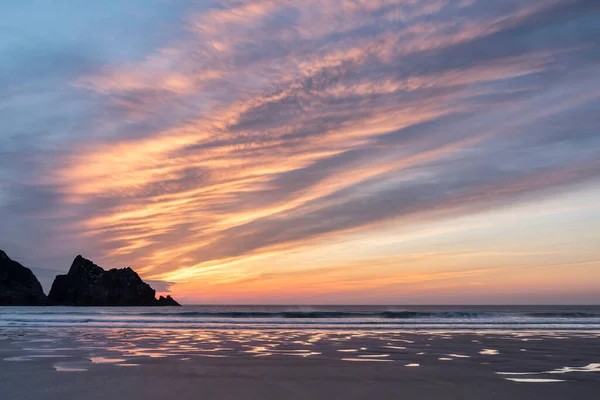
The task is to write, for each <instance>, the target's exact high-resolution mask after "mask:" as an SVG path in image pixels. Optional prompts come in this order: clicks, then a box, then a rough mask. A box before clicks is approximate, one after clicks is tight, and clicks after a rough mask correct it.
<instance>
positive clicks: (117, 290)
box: [48, 256, 179, 306]
mask: <svg viewBox="0 0 600 400" xmlns="http://www.w3.org/2000/svg"><path fill="white" fill-rule="evenodd" d="M155 295H156V292H155V290H154V289H152V288H151V287H150V285H148V284H147V283H145V282H144V281H142V279H141V278H140V277H139V275H138V274H137V273H135V271H134V270H132V269H131V268H124V269H111V270H109V271H105V270H104V269H102V268H101V267H99V266H97V265H96V264H94V263H93V262H91V261H90V260H87V259H85V258H83V257H82V256H77V257H76V258H75V260H74V261H73V264H72V265H71V268H70V269H69V272H68V273H67V274H66V275H58V276H57V277H56V279H55V280H54V283H53V284H52V288H51V289H50V293H49V294H48V301H49V303H50V304H52V305H67V306H179V304H178V303H177V302H176V301H175V300H173V299H172V298H171V296H167V297H162V296H161V297H160V299H158V300H157V299H156V297H155Z"/></svg>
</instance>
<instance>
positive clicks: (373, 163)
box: [0, 0, 600, 288]
mask: <svg viewBox="0 0 600 400" xmlns="http://www.w3.org/2000/svg"><path fill="white" fill-rule="evenodd" d="M180 11H181V14H180V15H179V16H178V18H176V19H172V20H171V23H170V24H169V25H167V26H161V29H162V30H164V31H165V37H168V38H169V40H167V41H165V40H163V41H156V43H155V45H154V46H147V47H148V50H147V51H145V52H144V53H143V54H139V55H136V56H135V57H129V58H128V59H121V58H119V57H116V56H113V57H105V58H102V57H100V56H98V55H95V56H91V57H83V56H81V55H74V56H72V57H63V56H56V59H59V60H61V63H64V64H65V65H67V67H68V68H67V69H65V68H62V67H61V68H59V67H60V65H62V64H60V65H53V64H52V63H46V64H45V65H43V66H42V65H40V66H38V67H37V68H39V69H40V71H42V73H46V74H47V76H48V77H52V79H53V80H51V81H50V80H49V81H48V82H47V83H46V84H47V85H50V87H52V88H53V89H52V91H50V93H52V95H51V97H49V99H51V100H52V101H51V103H49V102H47V101H48V99H46V103H44V104H47V105H48V107H47V108H46V109H44V110H42V109H40V108H39V107H36V105H35V102H32V101H31V98H29V97H27V96H30V94H29V93H30V92H24V91H23V87H24V86H23V85H24V82H25V81H26V80H27V79H28V78H27V76H28V75H27V73H28V72H27V71H28V70H23V69H21V68H18V66H13V67H10V68H11V69H10V70H9V72H8V73H7V74H5V76H6V77H7V78H6V79H2V78H0V85H2V86H6V85H8V83H7V82H11V84H10V85H12V86H11V87H13V88H17V89H13V91H12V92H10V91H9V93H11V94H9V95H8V97H5V98H0V104H4V105H7V106H8V110H15V109H17V108H18V109H19V110H28V111H29V112H31V118H30V120H29V121H27V122H26V123H25V122H24V119H23V118H18V119H15V120H14V121H16V122H13V123H12V124H11V123H9V125H8V129H9V130H8V132H9V133H8V134H7V135H6V136H4V137H2V138H0V141H1V143H3V144H4V146H3V147H2V148H3V150H0V157H3V158H4V159H6V160H10V163H7V164H6V165H5V166H3V167H2V168H1V169H0V189H1V190H2V192H4V193H6V194H4V195H0V206H1V207H2V208H1V209H0V216H1V217H2V218H3V220H6V221H7V224H6V225H5V226H4V227H3V228H1V229H2V230H1V231H0V232H1V233H2V235H3V236H6V237H8V236H7V235H8V234H9V232H14V233H12V234H11V236H10V237H14V238H15V239H14V242H12V243H10V242H9V244H10V245H13V246H16V243H17V241H26V238H32V237H33V238H34V239H35V241H36V243H38V244H40V250H39V252H35V254H33V255H31V258H32V261H34V262H36V263H41V262H42V261H41V260H42V259H43V257H44V251H46V250H47V249H49V248H52V249H56V250H55V252H54V254H57V253H58V252H59V250H60V251H61V252H65V251H74V252H78V251H77V250H73V249H74V248H75V247H76V246H78V247H81V246H83V247H84V248H85V249H87V250H88V251H89V253H91V254H94V255H97V256H98V257H101V258H102V261H103V262H104V264H106V263H109V264H131V265H132V266H134V267H136V268H137V269H139V270H140V271H142V272H143V274H144V276H147V277H154V278H156V279H165V280H167V281H171V280H172V281H177V280H180V281H183V280H189V279H192V278H193V277H196V278H197V277H198V276H200V275H202V274H205V273H208V271H210V276H211V280H212V282H214V283H223V284H232V285H233V284H236V283H237V284H239V283H240V282H242V281H245V280H251V279H268V277H270V276H278V277H279V276H286V274H287V273H288V272H286V268H287V267H291V266H283V265H281V266H279V265H274V266H273V265H272V266H270V267H269V268H262V267H261V262H262V261H261V260H263V259H264V258H265V257H267V258H268V257H271V256H272V255H274V254H279V253H281V254H284V253H285V254H287V253H289V252H293V251H294V249H301V248H302V249H304V248H307V247H308V248H310V247H315V248H316V247H318V246H326V243H328V242H330V241H335V240H341V239H340V238H342V237H343V235H345V234H347V233H349V232H363V231H364V232H366V231H372V230H373V229H376V227H377V226H378V225H380V224H389V223H392V222H393V223H395V224H398V225H403V224H404V225H409V224H417V223H419V222H424V221H428V222H429V221H435V220H436V219H440V218H448V217H458V216H463V215H470V214H473V213H476V212H480V211H483V210H493V209H496V208H498V207H505V206H507V205H514V204H520V203H522V202H525V201H531V200H532V199H535V198H538V197H540V196H547V195H549V194H552V193H556V192H561V191H566V190H569V188H570V187H572V186H573V185H574V184H581V183H585V182H593V181H594V180H596V179H597V177H598V176H599V175H598V174H599V172H600V163H599V161H598V160H599V159H598V156H597V155H598V149H599V148H600V138H599V136H598V133H597V129H595V127H597V126H598V125H599V122H600V121H599V120H598V118H599V117H598V112H597V110H598V106H599V105H600V83H599V81H598V79H597V76H598V73H600V50H599V47H598V35H599V34H600V24H598V21H599V18H600V6H599V5H598V4H597V2H596V1H591V0H588V1H586V0H572V1H570V0H564V1H560V0H556V1H542V0H529V1H504V0H503V1H500V0H499V1H488V0H486V1H483V0H462V1H441V0H426V1H393V0H386V1H383V0H382V1H337V0H328V1H318V2H317V1H302V2H299V1H264V0H262V1H252V0H245V1H235V2H229V1H223V2H221V3H220V4H216V3H212V2H207V3H206V4H202V5H192V4H189V5H186V7H184V8H182V9H181V10H180ZM142 33H143V32H142ZM139 40H140V41H143V38H142V37H140V38H139ZM34 54H35V53H34ZM28 65H29V64H28ZM32 73H33V72H32ZM36 74H37V73H36ZM48 79H50V78H48ZM3 82H4V83H3ZM15 82H16V83H15ZM24 96H26V97H24ZM44 96H50V95H48V94H45V95H44ZM22 102H25V103H24V104H25V105H20V104H21V103H22ZM1 116H2V111H0V117H1ZM4 116H5V117H6V116H7V115H4ZM30 126H32V127H33V128H31V129H30V128H28V127H30ZM46 126H50V127H49V128H48V131H46V130H45V129H44V128H45V127H46ZM57 128H61V130H60V132H59V131H58V130H57ZM25 131H27V132H31V133H30V134H26V133H25ZM49 131H52V132H55V134H54V137H53V139H52V140H51V141H49V142H48V143H47V144H45V145H34V144H33V143H35V142H36V141H37V140H38V138H39V139H40V140H46V139H47V138H48V136H47V135H48V132H49ZM17 225H18V226H17ZM365 234H366V233H365ZM65 242H67V243H65ZM57 257H58V256H57ZM252 260H254V261H252ZM250 261H252V263H253V264H252V265H254V266H255V267H254V269H247V268H243V269H236V268H238V267H236V263H238V262H250ZM53 262H54V261H53ZM347 262H348V263H350V262H351V261H350V260H347ZM52 266H53V267H54V268H56V267H58V266H57V265H54V264H53V265H52ZM274 269H278V270H280V271H277V272H274V271H273V270H274ZM477 270H478V269H477ZM289 273H290V274H291V272H289ZM324 273H326V272H324ZM273 274H275V275H273ZM438 274H442V272H439V273H438ZM367 275H368V274H367ZM289 276H290V277H291V276H293V275H289ZM414 276H416V275H414ZM432 276H433V275H432ZM278 279H279V278H278ZM281 279H283V278H281ZM313 279H315V280H316V279H319V278H318V277H313ZM380 279H387V278H382V277H380V276H378V275H377V274H376V273H374V274H372V275H371V276H365V277H361V281H363V282H365V281H371V282H372V283H373V284H375V282H377V281H378V280H380ZM363 284H364V285H368V283H366V282H365V283H363ZM365 287H366V286H365ZM175 288H176V287H175Z"/></svg>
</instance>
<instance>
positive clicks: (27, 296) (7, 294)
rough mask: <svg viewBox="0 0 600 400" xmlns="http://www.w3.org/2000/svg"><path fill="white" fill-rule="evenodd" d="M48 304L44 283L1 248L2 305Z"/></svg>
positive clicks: (0, 278)
mask: <svg viewBox="0 0 600 400" xmlns="http://www.w3.org/2000/svg"><path fill="white" fill-rule="evenodd" d="M44 304H46V295H45V294H44V291H43V290H42V285H41V284H40V282H39V281H38V280H37V278H36V277H35V275H34V274H33V272H31V270H30V269H29V268H25V267H24V266H22V265H21V264H19V263H18V262H16V261H13V260H11V259H10V258H9V257H8V256H7V255H6V253H5V252H4V251H2V250H0V306H41V305H44Z"/></svg>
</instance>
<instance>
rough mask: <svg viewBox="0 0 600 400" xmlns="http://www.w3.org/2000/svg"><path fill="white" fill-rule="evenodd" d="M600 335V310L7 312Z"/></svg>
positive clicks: (135, 321) (245, 324)
mask: <svg viewBox="0 0 600 400" xmlns="http://www.w3.org/2000/svg"><path fill="white" fill-rule="evenodd" d="M11 327H12V328H19V327H22V328H60V327H63V328H137V329H144V328H161V329H252V330H262V329H294V330H303V329H310V330H317V329H318V330H386V331H394V330H397V331H424V330H427V331H431V330H444V331H480V330H488V331H489V330H497V331H498V330H500V331H507V330H508V331H511V330H515V331H517V330H518V331H521V330H535V331H586V332H587V331H600V306H256V305H252V306H233V305H212V306H210V305H186V306H183V307H0V328H11Z"/></svg>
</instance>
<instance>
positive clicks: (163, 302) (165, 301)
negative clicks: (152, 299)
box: [156, 295, 181, 307]
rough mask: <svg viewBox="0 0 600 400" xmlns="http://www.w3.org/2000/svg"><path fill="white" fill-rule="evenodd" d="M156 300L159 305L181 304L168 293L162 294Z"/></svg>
mask: <svg viewBox="0 0 600 400" xmlns="http://www.w3.org/2000/svg"><path fill="white" fill-rule="evenodd" d="M156 301H157V302H158V305H159V306H176V307H177V306H181V304H179V303H178V302H176V301H175V299H173V298H172V297H171V296H168V295H167V297H163V296H160V297H159V298H158V300H156Z"/></svg>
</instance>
